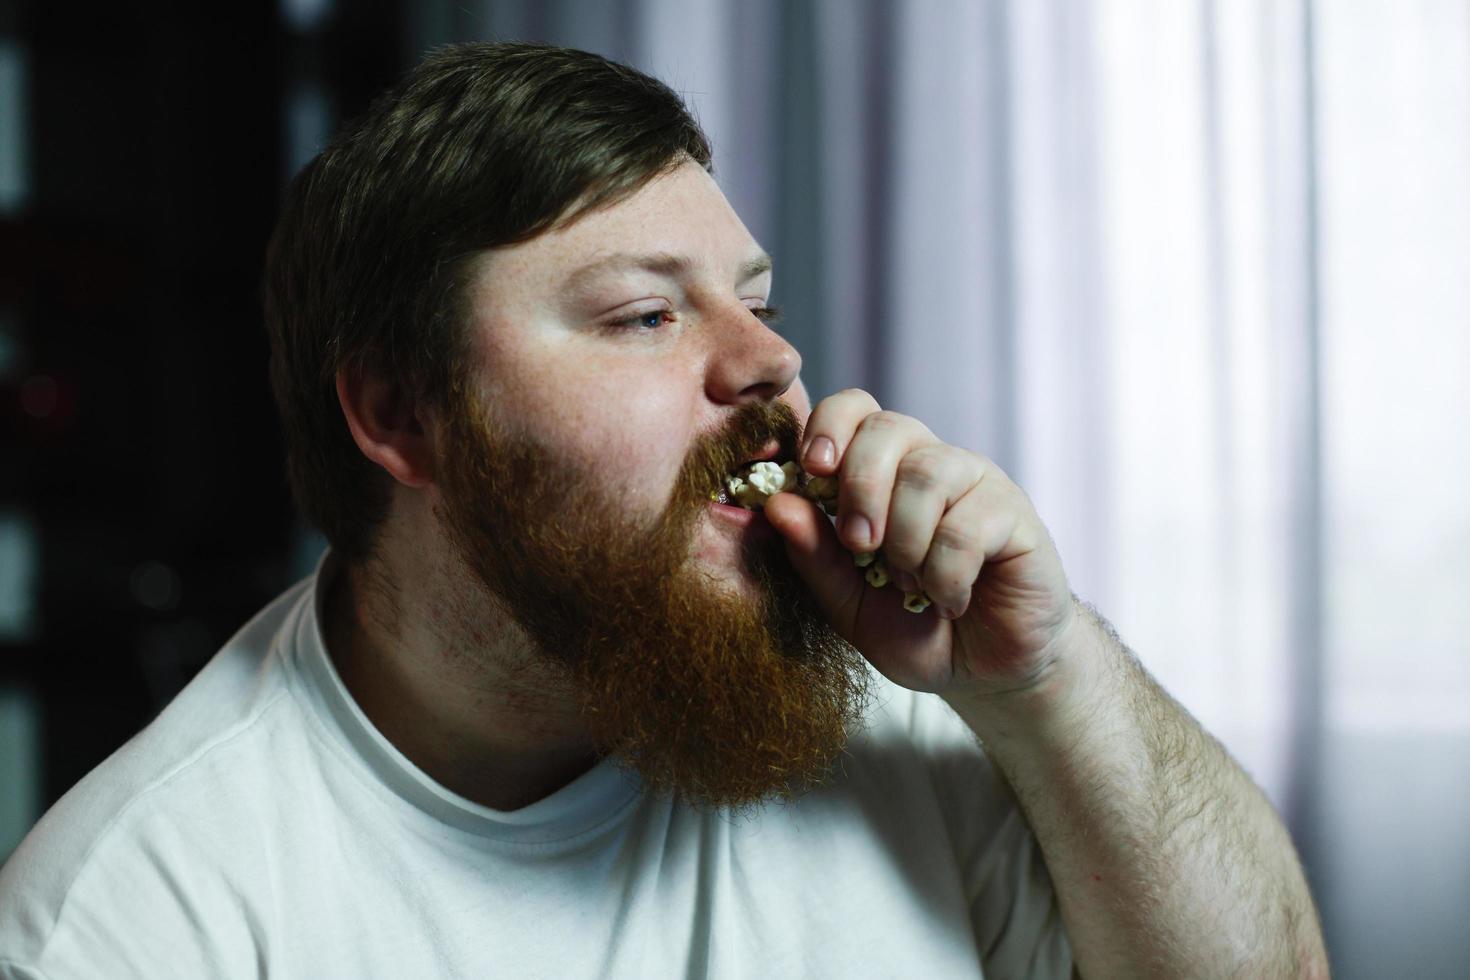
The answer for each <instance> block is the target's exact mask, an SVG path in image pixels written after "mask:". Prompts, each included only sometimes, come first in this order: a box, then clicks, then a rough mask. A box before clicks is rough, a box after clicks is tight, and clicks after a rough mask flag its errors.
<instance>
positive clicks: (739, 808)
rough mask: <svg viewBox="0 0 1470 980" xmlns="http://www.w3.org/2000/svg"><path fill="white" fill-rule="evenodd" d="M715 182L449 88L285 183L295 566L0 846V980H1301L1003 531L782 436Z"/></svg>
mask: <svg viewBox="0 0 1470 980" xmlns="http://www.w3.org/2000/svg"><path fill="white" fill-rule="evenodd" d="M709 159H710V155H709V148H708V145H707V143H706V141H705V138H704V136H703V135H702V134H701V133H700V131H699V129H698V127H697V126H696V125H695V123H694V122H693V121H692V120H691V119H690V118H689V116H688V115H687V113H686V111H685V110H684V107H683V106H682V105H681V104H680V102H679V100H678V98H677V97H676V96H675V95H674V94H673V93H672V92H670V91H669V90H668V89H667V88H665V87H664V86H662V85H661V84H659V83H658V82H656V81H654V80H652V79H650V78H647V77H645V76H643V75H640V74H638V73H636V72H633V71H631V70H630V69H627V68H625V67H622V66H618V65H615V64H611V63H608V62H606V61H604V60H602V59H600V58H597V57H595V56H592V55H588V54H584V53H580V52H573V51H565V50H558V49H552V48H543V47H536V46H529V45H465V46H458V47H454V48H449V49H445V50H443V51H441V52H439V53H437V54H436V55H434V56H433V57H431V58H430V59H428V60H427V61H426V62H425V63H424V64H422V65H421V66H419V68H417V69H416V70H415V71H414V72H413V73H411V74H410V75H409V76H408V77H407V78H406V79H405V80H404V81H403V82H402V83H401V84H400V85H399V86H398V87H397V88H395V89H394V90H393V91H392V92H390V93H388V94H387V95H386V96H385V97H384V98H383V99H382V100H380V101H379V102H378V103H377V104H375V106H374V107H373V108H372V110H371V111H370V112H369V113H368V114H367V116H366V117H365V118H364V119H363V120H361V121H360V122H359V123H357V124H356V125H355V126H353V127H352V128H350V129H349V131H348V132H346V133H344V134H343V135H342V136H341V137H339V138H338V139H337V140H336V141H335V142H334V143H333V144H332V146H330V147H329V148H328V149H327V150H325V151H324V152H323V153H322V154H321V155H320V156H319V157H318V158H317V159H316V160H314V161H313V162H312V163H311V164H310V165H308V166H307V168H306V169H305V170H304V171H303V173H302V174H301V175H300V176H299V177H298V178H297V180H296V182H295V183H294V184H293V187H292V190H291V192H290V194H289V196H288V200H287V203H286V206H285V209H284V213H283V215H282V218H281V221H280V225H279V227H278V229H277V232H276V235H275V237H274V239H273V242H272V246H271V250H270V254H269V257H268V262H267V271H266V315H267V323H268V326H269V329H270V332H271V341H272V351H273V360H272V380H273V383H274V388H275V393H276V397H277V401H278V404H279V407H280V410H281V415H282V420H283V423H284V426H285V433H286V441H287V450H288V461H289V467H290V476H291V481H292V487H293V491H294V493H295V495H296V497H297V500H298V502H299V503H300V505H301V507H302V509H303V511H304V512H305V513H306V514H307V515H308V516H309V517H310V518H311V519H312V520H313V521H315V522H316V523H317V524H318V525H319V526H320V527H321V528H322V530H323V531H324V533H325V534H326V536H327V538H328V540H329V541H330V542H331V545H332V547H331V550H330V552H329V554H328V555H327V556H326V557H325V558H324V559H323V561H322V563H321V564H320V565H319V566H318V569H317V572H316V574H315V575H313V576H312V577H311V578H309V579H308V580H306V581H304V582H302V583H299V584H298V585H297V586H295V587H294V588H292V589H291V590H289V591H288V592H286V593H285V594H284V595H282V596H281V597H280V598H279V599H278V600H276V601H275V602H274V603H272V604H271V605H270V606H268V607H267V608H266V609H265V610H263V611H262V612H261V613H260V614H259V615H258V616H257V617H256V619H255V620H253V621H252V622H251V623H249V624H247V625H246V626H245V627H244V628H243V629H242V630H241V632H240V633H239V634H238V635H237V636H236V637H235V638H234V639H233V640H231V641H230V643H229V644H227V646H226V647H225V648H224V649H223V650H222V651H221V652H220V653H219V654H218V655H217V656H216V658H215V659H214V660H213V661H212V662H211V663H210V664H209V666H208V667H206V669H205V670H204V671H203V672H201V674H200V676H199V677H198V678H196V679H195V681H194V682H193V683H192V684H191V685H190V686H189V688H188V689H186V690H185V691H184V692H183V693H182V694H181V695H180V696H179V698H178V699H177V700H176V701H175V702H174V703H173V704H172V705H170V706H169V708H168V709H167V710H165V711H164V713H163V714H162V715H161V716H160V717H159V719H158V720H157V721H156V722H154V724H152V725H151V726H149V728H148V729H146V730H145V731H144V732H143V733H141V734H140V735H139V736H138V737H137V738H135V739H134V740H133V741H131V742H130V743H129V744H128V745H127V746H125V747H124V748H123V749H122V750H120V751H119V752H118V753H117V754H116V755H115V756H114V757H113V758H111V759H110V760H108V761H107V762H106V763H104V764H103V765H102V766H101V767H99V768H98V769H97V770H96V771H95V772H93V773H92V774H90V775H89V776H88V777H87V778H86V779H85V780H83V781H82V783H80V784H79V785H78V786H77V787H76V788H75V789H73V791H72V792H71V793H69V794H68V795H67V796H66V797H65V798H64V799H63V800H62V801H61V802H60V803H58V804H57V806H56V807H55V808H54V809H53V810H52V812H51V813H49V814H48V815H47V816H46V818H45V819H43V821H42V822H41V824H40V825H39V826H38V827H37V829H36V830H35V831H34V832H33V833H32V835H31V836H30V837H29V838H28V839H27V841H26V842H25V843H24V844H23V845H22V847H21V849H20V850H19V851H18V852H17V854H16V855H15V857H14V858H13V859H12V860H11V862H10V863H9V864H8V865H7V866H6V868H5V870H4V873H3V878H0V903H3V911H0V975H3V976H7V977H27V978H32V977H51V978H61V977H73V976H97V975H106V976H147V977H159V976H188V977H198V976H244V975H257V974H261V973H270V974H290V975H299V976H311V977H333V976H343V977H359V976H391V977H421V976H441V975H442V976H486V975H505V976H515V977H520V976H555V977H575V976H627V977H644V976H685V975H698V976H761V977H767V976H832V977H851V976H910V975H923V976H939V977H957V976H981V975H984V976H988V977H1066V976H1069V975H1072V974H1073V971H1074V963H1075V971H1076V972H1077V973H1079V974H1080V975H1082V976H1086V977H1135V976H1167V977H1183V976H1191V977H1193V976H1200V977H1211V976H1221V977H1223V976H1249V977H1286V976H1325V974H1326V965H1325V953H1324V950H1323V947H1322V941H1321V937H1320V932H1319V928H1318V925H1317V922H1316V914H1315V911H1314V909H1313V906H1312V901H1311V898H1310V896H1309V894H1308V891H1307V888H1306V885H1305V883H1304V880H1303V878H1302V875H1301V872H1300V869H1299V866H1298V864H1297V860H1296V857H1295V854H1294V852H1293V850H1292V846H1291V843H1290V841H1289V840H1288V838H1287V835H1286V833H1285V831H1284V830H1283V828H1282V826H1281V824H1280V822H1279V821H1278V819H1277V818H1276V816H1275V814H1274V813H1273V812H1272V810H1271V808H1270V806H1269V804H1268V803H1267V802H1266V800H1265V799H1264V798H1263V796H1262V795H1261V794H1260V792H1259V791H1258V790H1257V789H1256V788H1255V787H1254V786H1253V785H1252V784H1251V782H1250V780H1249V779H1248V778H1247V777H1246V776H1245V775H1244V774H1243V773H1242V772H1241V771H1240V770H1239V769H1238V768H1237V767H1236V766H1235V765H1234V763H1233V762H1232V761H1231V760H1230V759H1229V758H1228V756H1227V755H1226V754H1225V752H1224V751H1223V750H1222V749H1221V748H1220V747H1219V745H1218V744H1217V743H1216V742H1214V741H1213V740H1212V739H1211V738H1210V737H1209V736H1208V735H1206V734H1205V733H1204V732H1202V731H1201V730H1200V729H1199V728H1198V726H1197V725H1196V724H1195V723H1194V722H1193V720H1191V719H1190V718H1189V716H1188V715H1187V714H1186V713H1185V712H1184V711H1183V710H1182V709H1181V708H1180V707H1179V706H1178V705H1177V704H1175V703H1174V702H1173V701H1171V700H1170V699H1169V698H1168V696H1167V695H1165V694H1164V693H1163V692H1162V691H1161V690H1159V688H1158V687H1156V686H1155V685H1154V684H1153V682H1152V681H1151V680H1150V679H1149V678H1148V676H1147V675H1146V673H1145V672H1144V671H1143V670H1142V669H1141V667H1140V666H1139V665H1138V663H1137V661H1136V660H1135V659H1134V658H1133V657H1132V655H1131V654H1130V653H1129V652H1128V651H1127V650H1126V649H1125V648H1124V647H1123V646H1122V645H1121V643H1120V642H1119V641H1118V639H1117V637H1116V636H1115V635H1113V634H1112V632H1111V630H1110V629H1109V628H1108V627H1107V626H1106V624H1105V623H1104V622H1103V621H1102V620H1101V619H1100V617H1098V616H1097V614H1096V613H1095V612H1094V611H1093V610H1091V609H1090V608H1089V607H1087V606H1085V605H1083V604H1081V603H1080V602H1079V601H1078V600H1077V599H1076V598H1075V597H1074V596H1073V594H1072V593H1071V590H1070V589H1069V588H1068V585H1067V581H1066V578H1065V576H1064V574H1063V571H1062V567H1061V562H1060V560H1059V558H1058V556H1057V553H1056V550H1055V548H1054V547H1053V545H1052V542H1051V540H1050V538H1049V536H1048V534H1047V532H1046V530H1045V528H1044V527H1043V525H1042V523H1041V521H1040V520H1039V519H1038V517H1037V515H1036V514H1035V512H1034V511H1033V509H1032V507H1031V505H1030V503H1029V501H1028V500H1027V498H1026V497H1025V495H1024V494H1023V493H1022V492H1021V491H1020V489H1019V488H1017V487H1016V486H1015V484H1013V483H1012V482H1011V481H1010V480H1009V479H1008V478H1007V477H1006V475H1005V474H1004V473H1002V472H1001V471H1000V470H999V469H998V468H996V466H995V465H994V464H993V463H991V462H990V461H988V460H987V459H985V458H984V457H983V456H980V455H978V454H975V453H973V452H969V451H966V450H963V449H958V448H955V447H952V446H947V445H945V444H944V443H942V442H941V441H940V440H938V439H936V438H935V437H934V435H933V434H932V433H931V432H930V431H929V430H928V429H927V428H925V427H924V426H923V425H922V424H921V423H919V422H917V421H915V420H913V419H910V418H907V417H905V416H902V415H899V414H896V413H892V412H887V411H884V410H882V409H881V408H880V406H879V405H877V404H876V403H875V402H874V400H873V399H872V398H871V397H870V396H868V395H867V394H866V393H864V392H861V391H857V390H848V391H843V392H841V393H839V394H837V395H834V396H832V397H830V398H827V399H825V400H823V401H822V402H821V403H820V404H819V405H817V406H815V408H813V407H812V406H811V405H810V403H809V400H808V397H807V394H806V392H805V389H804V388H803V386H802V384H801V381H800V379H799V377H798V368H799V366H800V359H799V357H798V355H797V353H796V352H795V351H794V350H793V349H792V348H791V347H790V346H789V345H788V344H787V343H786V342H785V341H784V340H783V339H782V338H781V337H780V336H779V334H777V333H776V332H774V331H773V330H772V329H771V325H770V324H771V320H772V319H773V317H774V312H773V311H772V310H771V309H770V307H769V304H768V297H769V295H770V289H771V274H772V270H771V264H770V261H769V259H768V258H767V257H766V256H765V254H764V253H763V252H762V251H761V249H760V247H759V246H758V244H757V243H756V242H755V241H754V240H752V238H751V236H750V235H749V233H748V232H747V231H746V229H745V228H744V226H743V225H742V224H741V223H740V221H739V219H738V218H737V217H736V215H735V214H734V213H733V212H732V211H731V209H730V207H729V205H728V204H727V202H726V201H725V199H724V197H723V196H722V194H721V193H720V191H719V189H718V187H717V186H716V184H715V183H714V181H713V180H712V179H711V176H710V174H709V172H708V171H709ZM752 461H766V462H768V463H772V464H780V463H788V462H794V463H797V464H798V465H799V467H800V468H801V470H803V471H804V473H805V476H804V477H801V479H802V480H805V479H806V478H807V477H825V478H832V479H834V480H835V484H836V487H837V503H836V517H837V520H836V524H835V527H834V526H833V524H832V523H831V522H829V521H828V519H827V517H826V515H824V514H823V512H822V509H821V508H820V507H818V506H817V505H816V504H814V503H813V502H811V501H810V500H808V499H806V498H805V497H804V496H802V495H800V494H798V493H786V492H777V493H775V494H774V495H773V496H770V497H769V498H768V499H766V500H765V501H764V509H763V510H761V511H756V510H753V509H746V508H742V507H738V506H733V505H732V504H731V503H730V502H728V501H730V500H731V499H732V497H731V488H732V487H734V486H736V484H734V483H732V482H731V481H732V479H735V478H738V477H739V476H741V475H742V474H744V473H746V472H747V464H750V463H751V462H752ZM771 469H773V468H768V469H767V474H768V475H769V472H770V470H771ZM788 469H789V470H791V469H793V468H791V467H788ZM746 499H747V500H751V499H752V498H749V497H747V498H746ZM757 502H758V501H757ZM875 553H876V554H878V555H880V556H881V558H880V559H878V560H879V561H881V562H882V563H883V567H886V569H887V574H888V575H890V576H891V577H892V578H893V580H894V581H893V582H892V583H891V584H888V585H886V586H882V587H875V584H871V583H870V582H869V580H868V579H869V573H867V572H865V571H864V569H863V568H860V567H858V564H857V561H856V560H855V558H854V556H855V555H857V556H871V555H873V554H875ZM865 560H866V559H865ZM872 567H876V563H875V565H873V566H870V568H872ZM880 582H881V576H873V578H872V583H880ZM906 593H907V594H909V595H922V596H926V597H927V598H928V599H930V600H932V602H933V605H932V606H930V607H929V608H927V609H923V610H921V611H918V612H913V611H910V609H907V608H905V603H904V599H905V594H906ZM977 736H978V738H979V740H981V741H982V742H983V745H984V749H983V751H982V749H981V747H980V745H979V744H977V741H976V737H977Z"/></svg>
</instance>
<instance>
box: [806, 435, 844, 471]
mask: <svg viewBox="0 0 1470 980" xmlns="http://www.w3.org/2000/svg"><path fill="white" fill-rule="evenodd" d="M836 458H837V447H835V446H833V445H832V440H831V439H828V438H827V437H826V436H817V437H816V438H815V439H813V440H812V444H811V445H810V446H808V447H807V448H806V461H807V462H808V463H810V464H812V465H813V466H831V465H832V461H833V460H835V459H836Z"/></svg>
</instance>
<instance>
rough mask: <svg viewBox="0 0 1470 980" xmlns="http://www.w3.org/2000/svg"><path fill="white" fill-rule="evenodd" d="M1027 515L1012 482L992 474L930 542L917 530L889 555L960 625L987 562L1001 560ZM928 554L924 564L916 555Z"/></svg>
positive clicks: (891, 546) (951, 511)
mask: <svg viewBox="0 0 1470 980" xmlns="http://www.w3.org/2000/svg"><path fill="white" fill-rule="evenodd" d="M1020 518H1021V512H1020V511H1018V509H1017V508H1016V506H1015V502H1014V500H1013V499H1012V494H1011V493H1010V484H1009V481H1008V480H1006V479H1005V477H1004V475H1003V474H1001V473H1000V472H999V471H998V470H993V469H992V470H990V471H987V473H986V474H985V476H984V477H982V479H981V480H980V481H979V482H978V483H976V484H975V485H974V486H973V487H971V488H970V490H969V491H968V492H966V493H965V494H964V495H963V496H961V497H960V499H959V500H958V501H956V502H955V503H954V505H953V506H951V507H949V508H948V509H947V510H946V512H945V514H944V516H943V517H942V518H941V519H940V520H939V521H938V523H937V524H933V525H930V526H929V533H928V537H927V538H925V533H924V530H923V528H922V525H917V526H916V528H915V531H914V532H913V534H912V537H909V538H907V539H906V540H902V541H900V540H898V538H897V536H895V537H891V538H890V539H889V541H888V542H887V543H886V544H885V545H884V553H885V554H890V555H892V556H893V557H891V558H890V559H889V564H890V565H891V566H893V567H895V568H899V569H902V570H903V572H904V573H907V574H910V575H913V576H915V578H916V580H917V581H918V582H919V583H920V584H921V586H922V588H923V589H924V591H925V592H926V593H928V595H929V598H931V599H933V600H934V604H935V605H936V606H938V607H939V608H940V610H941V615H945V616H947V618H950V619H956V618H958V617H960V616H962V615H964V613H965V611H966V610H967V609H968V608H969V606H970V596H971V595H972V593H973V590H974V587H975V582H976V581H977V580H978V579H979V578H980V571H981V569H982V568H984V567H985V562H986V561H987V560H988V558H987V556H996V557H998V556H1000V555H1001V554H1002V552H1003V551H1004V550H1005V548H1006V546H1007V544H1008V542H1010V541H1011V540H1012V539H1013V537H1014V536H1015V534H1016V530H1017V525H1018V522H1019V520H1020ZM920 553H921V554H922V557H921V558H920V559H918V560H914V559H913V557H912V556H913V555H915V554H920Z"/></svg>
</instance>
